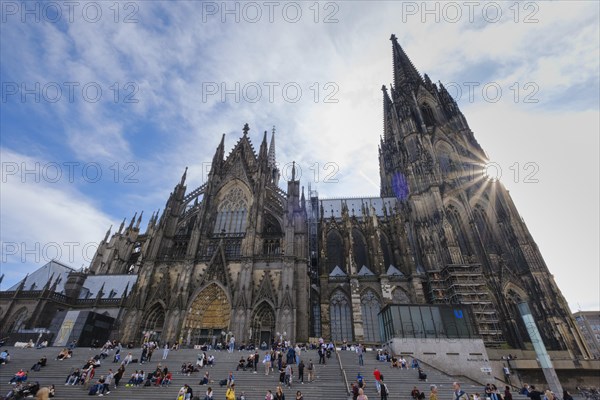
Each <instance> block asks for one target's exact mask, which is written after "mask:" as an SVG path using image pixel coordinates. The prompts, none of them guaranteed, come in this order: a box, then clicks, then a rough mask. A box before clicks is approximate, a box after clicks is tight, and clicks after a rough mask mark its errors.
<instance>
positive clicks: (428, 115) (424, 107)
mask: <svg viewBox="0 0 600 400" xmlns="http://www.w3.org/2000/svg"><path fill="white" fill-rule="evenodd" d="M421 115H422V116H423V122H424V123H425V126H433V125H435V117H434V116H433V110H432V109H431V106H430V105H429V104H427V103H423V104H421Z"/></svg>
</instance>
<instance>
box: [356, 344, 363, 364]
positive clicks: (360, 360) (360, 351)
mask: <svg viewBox="0 0 600 400" xmlns="http://www.w3.org/2000/svg"><path fill="white" fill-rule="evenodd" d="M356 354H358V365H360V366H363V365H365V362H364V360H363V346H362V344H360V343H359V344H358V346H356Z"/></svg>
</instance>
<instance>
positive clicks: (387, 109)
mask: <svg viewBox="0 0 600 400" xmlns="http://www.w3.org/2000/svg"><path fill="white" fill-rule="evenodd" d="M381 91H382V92H383V137H384V138H385V139H387V138H388V137H389V136H390V135H391V134H392V132H391V126H390V124H389V122H388V121H389V118H390V113H391V112H392V99H390V95H389V94H388V91H387V88H386V87H385V85H383V86H382V87H381Z"/></svg>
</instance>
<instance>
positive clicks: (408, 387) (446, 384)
mask: <svg viewBox="0 0 600 400" xmlns="http://www.w3.org/2000/svg"><path fill="white" fill-rule="evenodd" d="M338 353H339V355H340V358H341V360H342V364H343V367H344V369H345V371H346V375H347V377H348V381H349V383H352V382H355V381H356V377H357V375H358V373H359V372H360V373H361V375H362V376H363V380H364V381H365V382H366V384H367V386H366V390H365V394H366V395H367V396H368V397H369V399H379V396H378V395H377V391H376V388H375V378H374V377H373V371H374V370H375V368H378V369H379V371H380V372H381V374H382V375H383V376H384V381H385V383H386V385H387V387H388V389H389V391H390V393H391V396H388V398H390V399H407V400H408V399H412V398H411V396H410V393H411V391H412V389H413V387H414V386H416V387H417V388H418V389H419V390H420V391H421V392H424V393H425V396H426V398H427V399H428V398H429V389H430V386H431V385H436V386H437V388H438V399H440V400H451V399H452V398H453V397H454V396H453V389H452V383H453V382H454V381H458V382H460V383H461V387H462V389H463V390H464V391H465V392H466V393H468V394H469V395H473V394H474V393H479V394H480V395H483V387H482V386H481V385H479V384H477V383H475V382H472V381H469V380H467V379H465V378H462V377H461V378H456V377H452V376H450V375H446V374H444V373H443V372H440V371H438V370H436V369H433V368H431V367H429V366H427V365H424V364H423V363H421V367H422V368H423V370H424V371H425V373H426V374H427V382H425V381H420V380H419V376H418V373H417V370H416V369H414V370H413V369H410V368H409V369H398V368H391V367H390V363H387V362H381V361H378V360H377V359H376V356H375V354H376V353H375V352H371V351H368V352H365V353H364V355H363V360H364V366H359V365H358V355H357V354H356V353H355V352H353V351H338ZM405 358H406V360H407V361H408V365H410V363H411V362H412V358H409V357H405ZM501 392H502V393H503V392H504V388H502V390H501ZM512 395H513V399H514V400H528V398H527V397H526V396H522V395H519V394H518V393H516V392H513V393H512Z"/></svg>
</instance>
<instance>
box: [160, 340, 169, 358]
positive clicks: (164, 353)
mask: <svg viewBox="0 0 600 400" xmlns="http://www.w3.org/2000/svg"><path fill="white" fill-rule="evenodd" d="M168 355H169V343H165V347H163V356H162V359H163V360H166V359H167V356H168Z"/></svg>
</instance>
